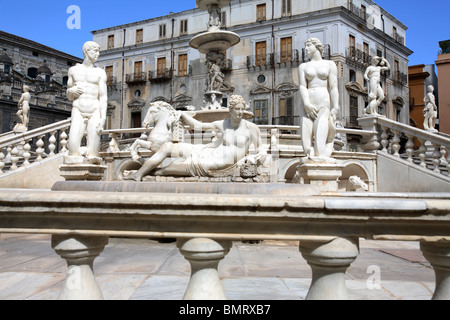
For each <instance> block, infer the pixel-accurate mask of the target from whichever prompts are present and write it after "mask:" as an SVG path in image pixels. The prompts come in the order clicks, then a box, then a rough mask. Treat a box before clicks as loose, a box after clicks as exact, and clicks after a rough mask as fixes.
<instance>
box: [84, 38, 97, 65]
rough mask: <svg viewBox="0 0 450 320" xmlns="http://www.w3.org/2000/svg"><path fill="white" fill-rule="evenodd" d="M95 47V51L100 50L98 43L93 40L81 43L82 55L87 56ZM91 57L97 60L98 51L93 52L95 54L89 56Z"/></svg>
mask: <svg viewBox="0 0 450 320" xmlns="http://www.w3.org/2000/svg"><path fill="white" fill-rule="evenodd" d="M93 49H96V50H97V52H99V51H100V46H99V45H98V43H96V42H94V41H88V42H86V43H85V44H84V45H83V56H84V58H87V57H89V53H90V52H91V51H92V50H93ZM90 58H91V59H92V58H93V60H95V61H96V60H97V59H98V53H96V54H95V56H92V57H90Z"/></svg>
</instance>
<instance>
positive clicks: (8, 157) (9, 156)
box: [5, 147, 12, 163]
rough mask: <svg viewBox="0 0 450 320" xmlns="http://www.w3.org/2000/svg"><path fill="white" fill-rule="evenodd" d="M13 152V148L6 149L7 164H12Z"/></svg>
mask: <svg viewBox="0 0 450 320" xmlns="http://www.w3.org/2000/svg"><path fill="white" fill-rule="evenodd" d="M11 150H12V148H11V147H7V148H6V158H5V161H6V163H10V162H11Z"/></svg>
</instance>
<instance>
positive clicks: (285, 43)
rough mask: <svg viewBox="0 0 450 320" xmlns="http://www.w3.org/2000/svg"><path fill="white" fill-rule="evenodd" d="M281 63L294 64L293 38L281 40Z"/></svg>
mask: <svg viewBox="0 0 450 320" xmlns="http://www.w3.org/2000/svg"><path fill="white" fill-rule="evenodd" d="M280 48H281V63H284V62H292V38H291V37H289V38H283V39H281V40H280Z"/></svg>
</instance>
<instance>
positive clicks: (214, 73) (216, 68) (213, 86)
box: [208, 58, 225, 91]
mask: <svg viewBox="0 0 450 320" xmlns="http://www.w3.org/2000/svg"><path fill="white" fill-rule="evenodd" d="M208 64H209V74H208V76H209V77H208V79H209V81H208V82H209V89H210V90H211V91H220V88H221V87H222V84H223V81H224V79H225V75H224V74H223V73H222V70H221V68H220V65H221V60H220V58H218V59H217V61H215V62H211V61H208Z"/></svg>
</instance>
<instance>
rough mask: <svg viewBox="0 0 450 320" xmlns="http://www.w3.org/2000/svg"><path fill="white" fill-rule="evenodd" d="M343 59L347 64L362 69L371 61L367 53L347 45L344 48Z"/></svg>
mask: <svg viewBox="0 0 450 320" xmlns="http://www.w3.org/2000/svg"><path fill="white" fill-rule="evenodd" d="M345 59H346V61H347V64H349V65H351V66H354V67H356V68H359V69H363V70H365V69H366V68H367V67H368V66H369V65H370V64H371V62H372V58H371V56H370V55H369V53H366V52H364V51H362V50H359V49H357V48H356V47H348V48H347V49H346V50H345Z"/></svg>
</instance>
